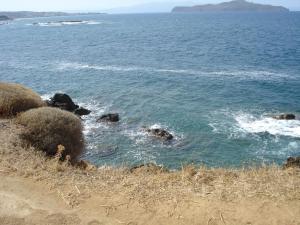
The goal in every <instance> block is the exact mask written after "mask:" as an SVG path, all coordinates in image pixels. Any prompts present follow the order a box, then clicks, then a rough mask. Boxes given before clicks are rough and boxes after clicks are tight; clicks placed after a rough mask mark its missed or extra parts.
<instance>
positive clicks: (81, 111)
mask: <svg viewBox="0 0 300 225" xmlns="http://www.w3.org/2000/svg"><path fill="white" fill-rule="evenodd" d="M74 113H75V114H76V115H78V116H86V115H89V114H90V113H91V110H88V109H85V108H82V107H79V108H78V109H75V111H74Z"/></svg>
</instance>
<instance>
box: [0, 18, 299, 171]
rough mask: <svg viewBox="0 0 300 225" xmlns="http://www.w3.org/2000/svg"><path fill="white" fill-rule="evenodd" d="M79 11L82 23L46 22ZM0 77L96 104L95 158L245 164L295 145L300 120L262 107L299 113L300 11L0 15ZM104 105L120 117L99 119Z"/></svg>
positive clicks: (91, 151) (91, 136)
mask: <svg viewBox="0 0 300 225" xmlns="http://www.w3.org/2000/svg"><path fill="white" fill-rule="evenodd" d="M75 19H80V20H85V21H87V22H85V23H83V24H77V25H69V24H57V23H54V24H45V23H46V22H54V21H61V20H75ZM34 22H38V23H39V24H36V25H32V23H34ZM0 80H1V81H5V82H8V81H9V82H17V83H22V84H24V85H27V86H29V87H31V88H33V89H34V90H36V91H37V92H39V93H40V94H41V95H43V97H47V96H51V95H52V94H54V93H55V92H66V93H68V94H70V95H71V96H72V97H73V98H74V99H75V100H76V101H77V102H79V103H81V104H83V105H84V106H86V107H88V108H90V109H92V110H93V113H92V115H90V116H88V117H86V118H84V123H85V134H86V143H87V152H86V154H85V155H84V156H83V157H84V158H87V159H89V160H91V161H93V162H96V163H98V164H100V165H103V164H107V165H120V164H129V165H132V164H137V163H143V162H150V161H151V162H156V163H158V164H164V165H165V166H168V167H171V168H178V167H180V166H181V165H182V164H185V163H192V162H193V163H195V164H206V165H208V166H217V167H218V166H242V165H245V164H249V163H250V164H252V163H273V162H275V163H282V162H283V161H284V160H285V159H286V158H287V157H288V156H296V155H300V121H297V120H296V121H276V120H274V119H271V118H270V115H273V114H277V113H284V112H290V113H295V114H298V115H300V92H299V88H300V13H286V14H270V13H268V14H263V13H256V14H229V13H227V14H148V15H96V16H95V15H94V16H79V17H53V18H37V19H25V20H18V21H14V22H12V23H10V24H8V25H2V26H0ZM106 112H118V113H120V116H121V121H120V123H118V124H116V125H104V124H97V123H95V120H96V118H97V116H99V115H101V114H102V113H106ZM142 126H158V127H163V128H167V129H168V130H169V131H171V132H172V133H173V134H174V135H175V140H174V141H172V142H171V143H163V142H161V141H159V140H155V139H153V138H152V137H150V136H148V135H147V134H145V133H144V132H143V131H142V129H141V127H142Z"/></svg>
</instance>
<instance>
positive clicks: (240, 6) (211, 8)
mask: <svg viewBox="0 0 300 225" xmlns="http://www.w3.org/2000/svg"><path fill="white" fill-rule="evenodd" d="M172 12H175V13H197V12H289V9H287V8H285V7H283V6H272V5H263V4H256V3H252V2H247V1H246V0H233V1H230V2H223V3H220V4H206V5H196V6H191V7H185V6H177V7H175V8H173V10H172Z"/></svg>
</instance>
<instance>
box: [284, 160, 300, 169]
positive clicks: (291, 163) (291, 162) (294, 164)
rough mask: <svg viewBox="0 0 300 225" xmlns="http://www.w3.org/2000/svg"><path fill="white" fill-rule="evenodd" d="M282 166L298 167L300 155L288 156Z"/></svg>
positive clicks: (299, 165)
mask: <svg viewBox="0 0 300 225" xmlns="http://www.w3.org/2000/svg"><path fill="white" fill-rule="evenodd" d="M283 167H284V168H291V167H299V168H300V157H289V158H288V159H287V161H286V163H285V164H284V166H283Z"/></svg>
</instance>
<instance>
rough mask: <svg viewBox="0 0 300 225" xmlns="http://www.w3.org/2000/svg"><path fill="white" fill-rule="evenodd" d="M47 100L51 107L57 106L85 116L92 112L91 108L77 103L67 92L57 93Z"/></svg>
mask: <svg viewBox="0 0 300 225" xmlns="http://www.w3.org/2000/svg"><path fill="white" fill-rule="evenodd" d="M45 102H46V104H47V106H49V107H56V108H60V109H62V110H66V111H69V112H73V113H74V114H76V115H78V116H85V115H89V114H90V113H91V111H90V110H88V109H85V108H83V107H79V106H78V105H76V104H75V103H74V102H73V100H72V98H71V97H70V96H69V95H67V94H61V93H56V94H55V95H54V96H53V97H52V98H50V100H46V101H45Z"/></svg>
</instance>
